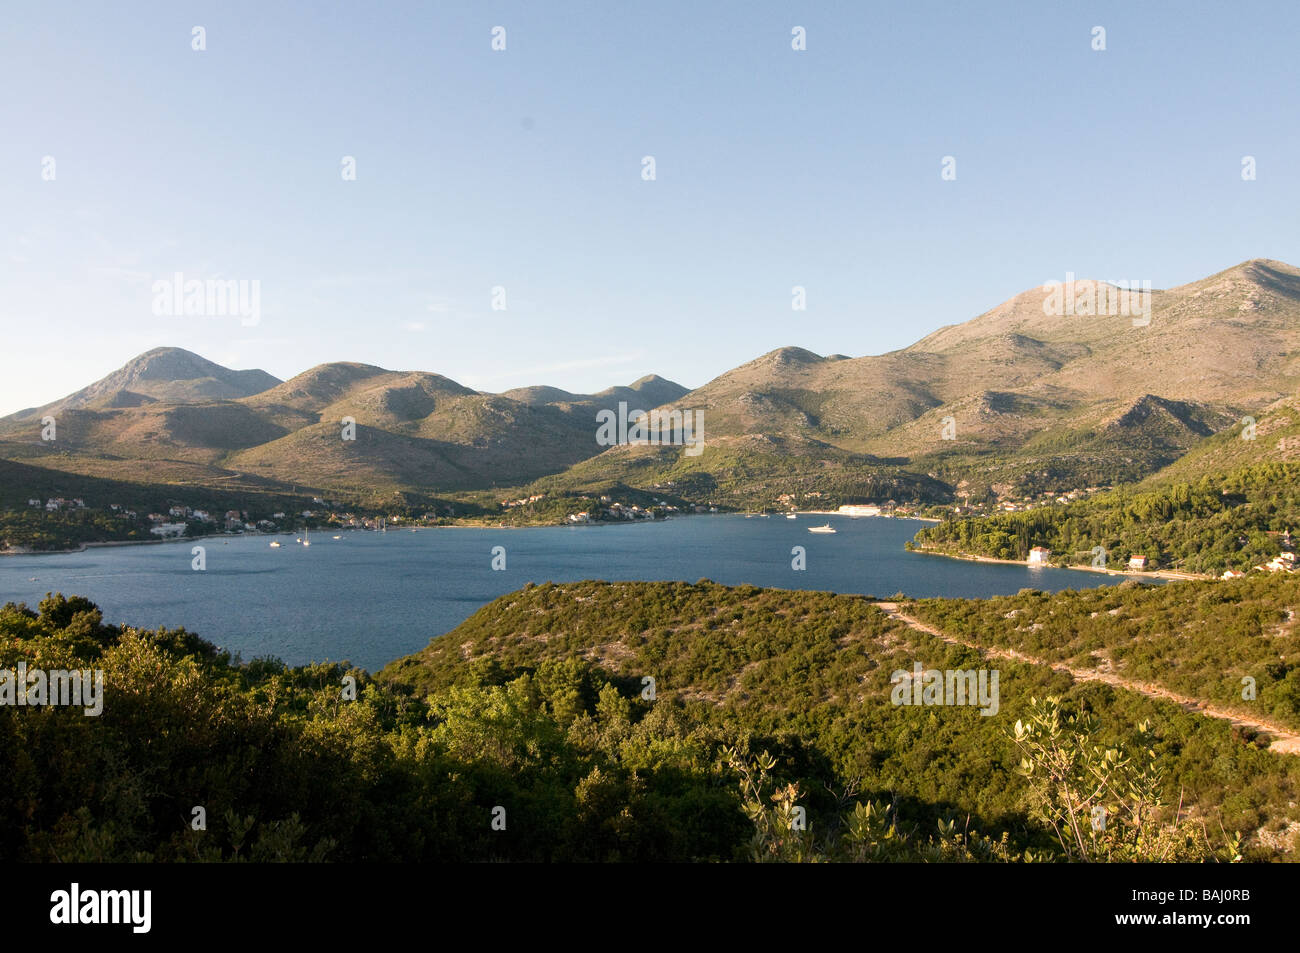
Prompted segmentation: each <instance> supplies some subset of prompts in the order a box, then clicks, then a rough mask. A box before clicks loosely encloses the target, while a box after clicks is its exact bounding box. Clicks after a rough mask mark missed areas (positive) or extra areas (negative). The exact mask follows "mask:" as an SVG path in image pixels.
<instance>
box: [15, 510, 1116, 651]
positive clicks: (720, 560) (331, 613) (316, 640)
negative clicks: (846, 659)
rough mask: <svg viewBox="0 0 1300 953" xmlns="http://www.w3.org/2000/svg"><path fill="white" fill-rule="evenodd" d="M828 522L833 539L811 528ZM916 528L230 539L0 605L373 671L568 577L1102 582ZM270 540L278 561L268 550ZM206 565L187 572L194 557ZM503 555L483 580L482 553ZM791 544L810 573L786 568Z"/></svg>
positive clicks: (780, 526) (121, 559)
mask: <svg viewBox="0 0 1300 953" xmlns="http://www.w3.org/2000/svg"><path fill="white" fill-rule="evenodd" d="M826 522H829V523H830V525H831V526H833V527H835V529H836V530H837V532H836V533H834V534H813V533H809V532H808V528H809V527H810V526H814V525H817V526H819V525H822V524H824V523H826ZM924 525H925V524H924V523H922V522H921V521H919V520H908V519H885V518H875V517H864V518H860V519H850V518H847V517H835V516H832V517H829V518H828V517H825V516H801V517H800V518H798V519H795V520H787V519H785V518H784V517H781V516H776V517H772V518H767V519H764V518H753V519H746V518H745V517H743V516H738V515H736V516H733V515H718V516H694V517H686V518H678V519H671V520H665V521H661V522H657V523H648V522H647V523H635V524H633V523H625V524H610V525H598V526H573V527H568V526H555V527H535V528H527V529H473V528H459V527H456V528H450V527H449V528H437V529H421V530H419V531H416V532H411V531H410V530H389V531H388V532H386V533H375V532H343V533H340V534H338V535H339V536H340V538H339V539H333V538H332V536H333V534H330V533H328V532H320V533H315V534H312V536H311V544H312V545H311V546H310V547H303V546H300V545H298V544H297V543H296V542H295V537H293V536H277V537H270V536H238V537H230V538H225V537H218V538H212V539H203V540H187V541H180V542H172V543H159V544H151V545H140V546H111V547H97V548H93V549H89V550H87V551H85V552H80V553H61V554H55V555H44V556H12V557H6V558H4V559H0V602H9V601H13V602H26V603H27V604H28V605H29V606H31V607H32V608H35V607H36V604H37V603H38V602H39V601H40V600H41V599H42V598H43V597H44V596H45V594H46V593H47V592H62V593H63V594H64V595H81V596H86V597H88V598H89V599H91V600H92V601H93V602H95V603H96V604H97V605H98V606H99V607H100V608H101V609H102V610H103V612H104V618H105V620H106V621H108V622H113V623H118V622H121V623H126V624H129V625H133V626H138V627H141V628H157V627H159V626H166V627H168V628H179V627H182V626H183V627H185V628H186V629H188V630H190V631H191V632H195V633H197V634H199V635H200V636H202V637H203V638H206V639H208V640H209V641H211V642H214V643H216V644H217V645H219V646H221V647H222V648H224V649H226V650H228V651H230V652H232V653H238V654H239V655H240V656H241V657H242V658H243V659H244V660H250V659H253V658H256V657H259V656H268V655H270V656H276V657H278V658H281V659H283V660H284V661H285V662H287V663H289V664H291V665H301V664H304V663H306V662H309V661H337V660H344V659H346V660H350V661H352V662H354V663H355V664H357V665H360V666H362V667H363V668H366V669H368V670H371V671H374V670H377V669H379V668H381V667H383V666H384V665H385V664H387V663H388V662H390V661H392V660H393V659H396V658H399V657H401V656H403V655H407V654H409V653H411V652H414V651H417V650H418V649H421V648H423V647H424V646H425V645H426V644H428V641H429V639H430V638H432V637H434V636H437V635H441V634H443V633H444V632H447V631H449V630H450V629H452V628H455V626H457V625H458V624H459V623H461V622H463V621H464V620H465V619H467V618H468V617H469V616H470V615H472V614H473V613H474V612H475V611H477V610H478V609H479V608H481V607H482V606H484V605H486V604H487V603H488V602H491V601H492V600H493V599H495V598H497V597H498V596H501V595H504V594H505V593H507V592H511V591H513V590H515V589H519V588H521V587H522V586H523V585H524V584H525V583H528V582H535V583H541V582H548V581H550V582H569V581H576V580H581V579H606V580H647V581H649V580H682V581H686V582H695V581H697V580H699V579H702V578H707V579H712V580H714V581H715V582H721V583H726V584H728V585H739V584H744V583H748V584H752V585H756V586H775V587H779V588H784V589H814V590H827V591H832V592H840V593H859V594H868V595H875V596H880V597H887V596H892V595H893V594H895V593H896V592H904V593H906V594H907V595H909V596H914V597H919V598H923V597H929V596H959V597H981V596H990V595H1005V594H1011V593H1015V592H1017V591H1019V590H1020V589H1024V588H1033V589H1042V590H1045V591H1048V592H1055V591H1058V590H1060V589H1090V588H1094V587H1096V586H1101V585H1106V584H1113V583H1114V582H1116V581H1117V579H1116V578H1115V577H1109V576H1106V575H1103V574H1100V573H1092V572H1083V571H1079V570H1070V569H1048V568H1034V569H1030V568H1028V567H1026V566H1019V565H1006V564H998V563H981V562H970V561H966V560H957V559H948V558H944V557H940V556H930V555H924V554H921V553H909V552H907V551H906V550H904V549H903V544H904V543H905V542H906V541H907V540H909V539H911V538H912V537H913V536H914V535H915V534H916V532H917V530H919V529H920V528H921V527H922V526H924ZM272 539H277V540H279V541H280V542H281V543H282V545H281V546H280V547H279V548H271V547H270V545H269V543H270V541H271V540H272ZM195 545H201V546H203V547H205V550H206V561H207V568H206V569H205V570H204V571H201V572H200V571H195V570H193V569H192V568H191V560H192V559H193V557H192V556H191V549H192V547H193V546H195ZM496 546H503V547H505V564H506V568H505V569H504V570H500V571H498V570H493V569H492V559H493V554H492V550H493V547H496ZM795 546H802V547H804V549H805V551H806V559H807V569H806V570H804V571H795V570H793V569H792V568H791V560H792V559H793V557H792V555H791V550H792V549H793V547H795Z"/></svg>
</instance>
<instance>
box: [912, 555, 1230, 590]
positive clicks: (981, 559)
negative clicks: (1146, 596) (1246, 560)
mask: <svg viewBox="0 0 1300 953" xmlns="http://www.w3.org/2000/svg"><path fill="white" fill-rule="evenodd" d="M911 552H914V553H919V554H920V555H922V556H943V557H945V558H947V559H964V560H966V561H967V562H974V563H1001V564H1002V565H1004V566H1021V567H1028V568H1030V569H1033V568H1036V567H1033V566H1028V564H1027V563H1026V562H1025V561H1024V560H1023V559H994V558H993V557H992V556H976V555H974V554H972V553H943V552H939V551H938V550H935V549H920V548H917V549H913V550H911ZM1042 568H1044V569H1072V570H1077V571H1079V572H1097V573H1101V574H1102V575H1103V576H1120V577H1122V578H1124V579H1144V578H1145V579H1164V580H1165V581H1167V582H1186V581H1188V580H1197V579H1218V578H1219V577H1218V576H1210V575H1207V574H1205V573H1195V572H1183V571H1182V570H1178V569H1150V570H1130V569H1098V568H1097V567H1096V566H1055V565H1047V566H1043V567H1042Z"/></svg>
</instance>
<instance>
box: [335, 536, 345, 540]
mask: <svg viewBox="0 0 1300 953" xmlns="http://www.w3.org/2000/svg"><path fill="white" fill-rule="evenodd" d="M334 538H335V539H342V538H343V537H342V536H335V537H334Z"/></svg>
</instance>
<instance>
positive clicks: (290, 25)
mask: <svg viewBox="0 0 1300 953" xmlns="http://www.w3.org/2000/svg"><path fill="white" fill-rule="evenodd" d="M5 21H6V22H5V25H4V28H3V31H2V32H0V292H2V293H0V332H2V334H0V342H2V343H0V353H2V354H3V360H2V361H0V413H8V412H11V411H14V410H17V409H19V408H22V407H28V406H34V405H38V404H41V403H44V402H46V401H49V400H52V399H54V398H57V397H59V396H62V395H63V394H65V393H67V392H69V391H72V390H75V389H76V388H78V387H80V386H83V385H84V384H87V383H89V382H90V381H91V380H94V379H96V378H98V377H100V376H102V375H104V374H105V373H107V372H109V371H111V370H112V369H114V368H115V367H117V366H118V365H120V364H122V363H123V362H125V361H126V360H127V359H129V358H130V357H132V356H134V355H135V354H137V353H139V352H141V351H144V350H147V349H149V348H151V347H156V346H160V345H176V346H180V347H186V348H189V349H191V350H194V351H197V352H198V353H200V354H203V355H204V356H206V357H209V358H211V359H213V360H216V361H218V362H220V363H223V364H226V365H229V366H232V367H238V368H244V367H262V368H265V369H266V370H268V371H270V372H271V373H273V374H276V375H277V376H280V377H289V376H291V375H293V374H296V373H298V372H300V371H302V370H305V369H306V368H308V367H310V366H312V365H314V364H317V363H321V362H324V361H331V360H356V361H364V362H368V363H373V364H379V365H382V366H385V367H391V368H397V369H420V370H429V371H436V372H439V373H442V374H446V375H448V376H449V377H452V378H455V379H456V380H459V381H461V382H462V383H465V384H467V385H469V386H472V387H476V388H479V389H483V390H504V389H506V388H509V387H513V386H518V385H522V384H531V383H547V384H553V385H556V386H561V387H565V388H567V389H570V390H578V391H586V390H594V389H599V388H601V387H605V386H608V385H610V384H613V383H625V382H630V381H631V380H633V379H635V378H637V377H639V376H641V375H642V374H646V373H650V372H655V373H659V374H662V375H664V376H666V377H671V378H673V379H675V380H678V381H680V382H681V383H683V384H686V385H687V386H698V385H700V384H703V383H704V382H706V381H707V380H709V379H710V378H712V377H714V376H716V375H717V374H719V373H721V372H723V371H725V370H727V369H728V368H730V367H732V366H734V365H736V364H739V363H742V362H744V361H746V360H749V359H751V358H753V357H755V356H757V355H758V354H760V353H763V352H765V351H768V350H770V349H772V348H775V347H779V346H782V345H786V344H797V345H800V346H803V347H807V348H810V349H812V350H815V351H818V352H819V353H823V354H825V353H833V352H840V353H845V354H850V355H855V356H856V355H861V354H874V353H881V352H884V351H888V350H893V349H895V348H899V347H904V346H906V345H907V344H909V343H911V342H912V341H914V340H916V339H917V338H919V337H921V336H922V335H923V334H925V333H927V332H929V331H931V330H933V329H935V328H937V327H939V326H941V325H944V324H951V323H954V322H958V321H964V320H967V319H969V318H971V317H973V316H975V315H976V314H978V313H980V312H982V311H984V310H986V309H988V308H990V307H992V306H994V305H995V304H997V303H999V302H1000V301H1002V300H1004V299H1006V298H1008V297H1010V296H1011V295H1013V294H1016V293H1018V292H1020V291H1023V290H1025V289H1026V288H1029V287H1031V286H1033V285H1036V284H1041V283H1042V282H1043V281H1046V280H1048V279H1051V278H1058V279H1063V278H1064V276H1065V273H1066V272H1067V271H1072V272H1074V273H1075V274H1077V275H1079V276H1090V277H1096V278H1130V279H1137V280H1150V281H1151V282H1152V283H1153V285H1154V286H1155V287H1169V286H1172V285H1176V284H1180V283H1183V282H1186V281H1191V280H1195V279H1197V278H1200V277H1204V276H1205V275H1208V274H1211V273H1213V272H1215V271H1218V270H1220V269H1222V268H1225V267H1228V266H1231V265H1233V264H1236V263H1237V262H1239V261H1242V260H1244V259H1247V258H1254V257H1268V258H1278V259H1282V260H1286V261H1290V262H1292V263H1300V248H1298V247H1297V242H1298V241H1300V228H1298V227H1297V222H1300V180H1298V176H1300V122H1298V121H1297V114H1296V103H1297V90H1300V57H1297V55H1296V42H1297V39H1296V38H1297V37H1298V36H1300V4H1297V3H1295V2H1294V0H1278V2H1270V3H1252V2H1234V3H1231V4H1229V3H1218V4H1206V3H1189V2H1169V3H1145V2H1144V3H1140V4H1137V3H1132V2H1115V3H1104V2H1090V3H1034V2H1025V3H1006V2H1004V3H984V4H975V3H956V2H944V3H911V2H909V3H906V4H888V5H886V4H875V3H873V4H866V3H850V2H843V3H831V2H822V0H819V2H806V3H796V2H725V3H689V2H656V3H652V4H625V3H608V2H585V3H578V2H572V3H570V2H550V0H546V2H543V0H530V2H526V3H505V2H479V3H470V2H465V3H429V4H415V3H409V4H408V3H378V2H376V3H372V2H366V3H339V4H308V3H278V2H273V0H259V2H220V3H216V2H213V3H183V2H166V3H131V4H125V5H118V4H107V3H103V2H102V0H96V2H93V3H77V4H71V3H58V2H49V3H34V4H25V3H11V4H8V5H7V6H6V10H5ZM195 25H201V26H203V27H204V28H205V29H206V42H207V49H206V50H205V51H203V52H196V51H194V50H192V49H191V28H192V27H193V26H195ZM496 25H501V26H504V27H505V28H506V31H507V32H506V44H507V49H506V50H505V51H504V52H493V51H492V49H491V48H490V44H491V30H492V27H494V26H496ZM796 25H798V26H803V27H805V28H806V30H807V47H808V48H807V50H806V51H805V52H795V51H793V50H792V49H791V28H792V27H794V26H796ZM1097 25H1100V26H1104V27H1105V29H1106V46H1107V49H1106V51H1105V52H1095V51H1093V50H1092V48H1091V44H1092V28H1093V27H1094V26H1097ZM345 155H351V156H355V157H356V161H357V178H356V181H351V182H348V181H343V179H342V176H341V174H340V168H341V160H342V157H343V156H345ZM644 155H653V156H654V157H655V159H656V163H657V176H658V177H657V180H656V181H654V182H646V181H643V180H642V178H641V157H642V156H644ZM945 155H951V156H954V157H955V158H956V161H957V179H956V181H952V182H945V181H942V180H941V178H940V163H941V160H942V157H943V156H945ZM1244 155H1253V156H1255V157H1256V160H1257V168H1258V178H1257V180H1256V181H1254V182H1243V181H1242V178H1241V159H1242V156H1244ZM45 156H52V157H54V159H55V161H56V167H55V168H56V172H55V174H56V178H55V179H54V181H45V180H43V179H42V174H41V173H42V164H41V163H42V159H43V157H45ZM176 271H180V272H182V273H183V274H184V275H185V276H186V277H187V278H200V279H207V278H233V279H246V280H254V279H255V280H258V281H259V282H260V285H261V320H260V323H259V324H257V325H256V326H255V327H245V326H243V325H241V323H240V321H239V320H238V319H237V318H230V317H226V318H209V317H193V316H191V317H183V316H156V315H154V314H153V312H152V309H151V304H152V295H151V291H150V288H151V284H152V282H153V281H155V280H157V279H160V278H168V277H170V276H171V275H172V274H173V273H174V272H176ZM494 285H501V286H504V287H505V288H506V295H507V298H506V300H507V304H508V310H506V311H504V312H501V311H493V310H492V309H491V301H490V289H491V288H492V287H493V286H494ZM793 285H803V286H805V287H806V288H807V295H808V310H807V311H806V312H793V311H792V310H791V308H790V289H791V287H792V286H793Z"/></svg>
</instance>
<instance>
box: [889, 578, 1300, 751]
mask: <svg viewBox="0 0 1300 953" xmlns="http://www.w3.org/2000/svg"><path fill="white" fill-rule="evenodd" d="M875 605H876V608H878V609H880V610H881V611H882V612H884V613H885V614H886V615H887V616H889V617H890V618H891V619H897V620H898V621H899V622H902V623H903V624H904V625H907V626H910V627H911V628H913V629H916V630H918V631H920V632H925V633H927V634H929V635H933V636H934V637H935V638H937V639H942V640H943V641H945V642H948V643H951V644H952V645H963V646H965V647H966V648H969V649H975V650H976V651H979V652H983V653H984V654H985V655H988V656H992V657H993V658H1004V659H1011V660H1012V661H1016V662H1025V663H1027V664H1030V665H1046V666H1047V667H1048V668H1051V669H1053V670H1055V671H1058V672H1065V673H1067V674H1068V675H1070V676H1071V677H1072V678H1075V679H1078V680H1079V681H1083V682H1105V683H1106V684H1107V685H1114V686H1116V687H1117V688H1126V689H1128V690H1129V691H1134V692H1139V693H1140V694H1143V695H1146V696H1147V697H1149V698H1162V699H1164V700H1166V701H1171V702H1174V703H1175V704H1177V705H1180V706H1182V708H1183V709H1185V710H1186V711H1196V712H1200V713H1201V714H1202V715H1205V716H1206V717H1207V718H1218V719H1221V720H1222V721H1226V722H1229V723H1231V724H1233V725H1236V726H1238V727H1241V728H1250V729H1253V730H1255V731H1262V732H1266V733H1267V734H1268V735H1269V736H1270V737H1272V739H1273V741H1272V743H1271V744H1270V745H1269V746H1268V750H1269V751H1276V752H1277V753H1279V754H1296V755H1300V734H1296V733H1295V732H1293V731H1290V730H1288V729H1286V728H1282V727H1280V726H1278V725H1273V724H1270V723H1268V722H1266V721H1252V720H1250V719H1248V718H1243V717H1242V716H1241V715H1237V714H1234V713H1233V712H1229V711H1224V710H1223V709H1220V708H1212V707H1210V706H1209V705H1207V704H1205V703H1204V702H1203V701H1200V700H1198V699H1195V698H1188V697H1187V696H1186V695H1179V694H1177V693H1176V692H1171V691H1169V690H1168V689H1167V688H1161V687H1160V686H1159V685H1152V684H1149V683H1147V682H1134V681H1130V680H1129V679H1126V678H1121V677H1120V676H1118V675H1111V674H1109V673H1106V672H1099V671H1097V670H1096V669H1093V668H1072V667H1071V666H1069V665H1066V664H1065V663H1064V662H1049V661H1047V660H1046V659H1040V658H1035V657H1034V656H1032V655H1025V654H1024V653H1023V652H1017V651H1016V650H1015V649H1001V648H995V647H993V646H989V645H976V644H975V643H974V642H967V641H965V640H963V639H958V638H954V637H953V636H951V635H945V634H944V633H943V632H940V631H939V630H938V629H936V628H935V627H934V626H931V625H926V624H925V623H924V622H922V621H921V620H920V619H916V618H913V617H912V616H910V615H908V614H907V613H905V612H903V610H901V609H900V608H899V607H898V603H897V602H877V603H875Z"/></svg>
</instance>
